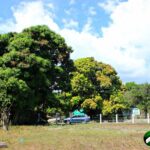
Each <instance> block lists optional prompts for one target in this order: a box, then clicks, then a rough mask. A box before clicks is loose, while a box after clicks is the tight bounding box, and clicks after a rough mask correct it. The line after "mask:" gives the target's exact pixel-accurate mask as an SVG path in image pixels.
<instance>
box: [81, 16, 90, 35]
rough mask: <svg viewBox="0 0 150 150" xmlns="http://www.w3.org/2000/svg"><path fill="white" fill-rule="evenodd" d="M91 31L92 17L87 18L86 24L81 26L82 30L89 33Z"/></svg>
mask: <svg viewBox="0 0 150 150" xmlns="http://www.w3.org/2000/svg"><path fill="white" fill-rule="evenodd" d="M91 31H92V19H91V18H88V20H87V22H86V24H85V25H84V26H83V29H82V32H86V33H90V32H91Z"/></svg>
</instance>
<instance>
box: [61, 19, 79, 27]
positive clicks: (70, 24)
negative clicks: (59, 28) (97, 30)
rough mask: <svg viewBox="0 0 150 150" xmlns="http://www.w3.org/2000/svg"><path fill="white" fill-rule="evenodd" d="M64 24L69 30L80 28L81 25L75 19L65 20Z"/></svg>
mask: <svg viewBox="0 0 150 150" xmlns="http://www.w3.org/2000/svg"><path fill="white" fill-rule="evenodd" d="M62 22H63V23H64V27H65V28H69V29H73V28H78V26H79V23H78V22H77V21H75V20H73V19H70V20H66V19H63V20H62Z"/></svg>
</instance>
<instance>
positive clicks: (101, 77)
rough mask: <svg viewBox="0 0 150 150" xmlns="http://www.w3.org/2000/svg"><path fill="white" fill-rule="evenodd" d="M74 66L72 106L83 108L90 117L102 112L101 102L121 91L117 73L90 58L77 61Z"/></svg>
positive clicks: (108, 66) (106, 65)
mask: <svg viewBox="0 0 150 150" xmlns="http://www.w3.org/2000/svg"><path fill="white" fill-rule="evenodd" d="M74 65H75V71H74V72H73V77H72V80H71V85H72V95H73V98H72V100H71V103H72V105H73V106H76V107H82V108H84V110H86V111H87V112H88V114H90V115H92V114H93V115H94V114H95V113H100V112H102V109H103V100H109V99H110V97H111V95H113V94H114V93H117V92H118V91H119V90H120V89H121V85H122V83H121V81H120V79H119V77H118V76H117V72H116V71H115V70H114V68H112V67H111V66H110V65H108V64H104V63H102V62H98V61H96V60H94V58H92V57H88V58H81V59H78V60H76V61H75V62H74ZM73 108H74V107H73Z"/></svg>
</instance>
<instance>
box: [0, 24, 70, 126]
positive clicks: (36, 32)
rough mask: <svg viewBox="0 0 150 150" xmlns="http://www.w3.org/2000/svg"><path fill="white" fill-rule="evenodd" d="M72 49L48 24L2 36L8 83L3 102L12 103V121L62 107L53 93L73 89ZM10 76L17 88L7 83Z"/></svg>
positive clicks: (0, 76)
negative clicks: (50, 108)
mask: <svg viewBox="0 0 150 150" xmlns="http://www.w3.org/2000/svg"><path fill="white" fill-rule="evenodd" d="M71 52H72V49H71V47H68V46H67V44H66V43H65V40H64V38H62V37H61V36H60V35H58V34H56V33H55V32H53V31H51V30H50V29H49V28H48V27H47V26H34V27H30V28H27V29H24V30H23V31H22V32H21V33H8V34H3V35H0V81H1V82H2V83H3V84H2V85H5V88H4V90H3V91H1V94H0V95H1V96H0V101H1V103H0V105H1V107H3V102H4V101H5V100H6V102H7V101H8V102H9V103H8V104H7V105H6V108H8V107H9V110H10V112H11V119H12V121H13V123H17V124H18V123H19V124H22V123H23V124H24V123H33V122H34V121H36V119H37V115H36V114H37V113H38V112H40V113H42V114H44V113H45V112H46V109H47V108H48V107H51V106H52V107H55V106H59V104H57V103H59V101H58V100H57V98H56V97H55V96H54V94H53V92H54V91H62V92H67V91H69V90H70V87H71V86H70V75H71V74H70V72H71V71H72V69H73V61H72V60H71V59H70V53H71ZM10 79H12V81H13V85H14V86H16V89H15V88H12V87H13V86H12V85H11V84H7V83H9V80H10ZM25 87H26V89H28V90H26V91H24V94H22V92H21V91H22V88H23V89H24V88H25ZM1 88H2V87H1ZM14 95H16V96H14ZM24 96H25V97H24ZM4 97H5V98H4ZM10 106H11V109H10Z"/></svg>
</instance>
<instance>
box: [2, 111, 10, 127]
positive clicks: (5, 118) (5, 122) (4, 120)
mask: <svg viewBox="0 0 150 150" xmlns="http://www.w3.org/2000/svg"><path fill="white" fill-rule="evenodd" d="M2 124H3V129H4V130H8V126H9V116H8V112H7V111H3V113H2Z"/></svg>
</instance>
